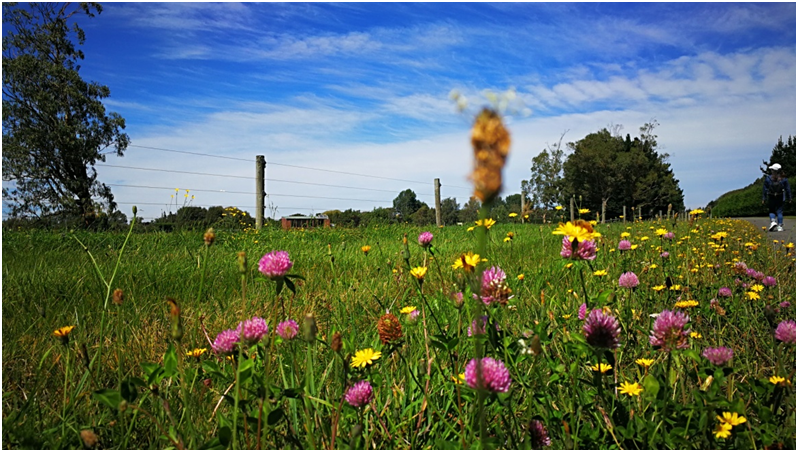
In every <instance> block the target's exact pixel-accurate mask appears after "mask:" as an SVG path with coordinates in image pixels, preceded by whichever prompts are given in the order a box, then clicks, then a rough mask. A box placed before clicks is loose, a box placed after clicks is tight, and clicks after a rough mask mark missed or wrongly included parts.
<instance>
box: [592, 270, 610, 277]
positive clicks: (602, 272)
mask: <svg viewBox="0 0 798 452" xmlns="http://www.w3.org/2000/svg"><path fill="white" fill-rule="evenodd" d="M593 276H607V270H596V271H594V272H593Z"/></svg>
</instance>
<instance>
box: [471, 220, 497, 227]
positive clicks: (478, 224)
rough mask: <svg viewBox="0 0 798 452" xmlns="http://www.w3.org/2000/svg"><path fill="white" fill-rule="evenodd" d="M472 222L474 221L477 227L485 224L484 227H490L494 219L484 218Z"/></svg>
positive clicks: (494, 222) (494, 221)
mask: <svg viewBox="0 0 798 452" xmlns="http://www.w3.org/2000/svg"><path fill="white" fill-rule="evenodd" d="M474 223H476V225H477V227H479V226H485V228H486V229H490V227H491V226H493V225H494V224H496V220H494V219H493V218H486V219H484V220H477V221H475V222H474Z"/></svg>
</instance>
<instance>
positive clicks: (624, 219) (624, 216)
mask: <svg viewBox="0 0 798 452" xmlns="http://www.w3.org/2000/svg"><path fill="white" fill-rule="evenodd" d="M623 224H626V206H623Z"/></svg>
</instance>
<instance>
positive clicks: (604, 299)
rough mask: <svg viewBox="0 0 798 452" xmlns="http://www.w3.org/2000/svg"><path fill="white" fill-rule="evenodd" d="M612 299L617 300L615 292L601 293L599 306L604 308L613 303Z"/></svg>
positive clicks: (606, 291) (605, 291)
mask: <svg viewBox="0 0 798 452" xmlns="http://www.w3.org/2000/svg"><path fill="white" fill-rule="evenodd" d="M612 298H615V297H614V296H613V291H611V290H602V291H601V293H599V295H598V304H599V305H601V306H604V305H606V304H608V303H609V302H610V301H612Z"/></svg>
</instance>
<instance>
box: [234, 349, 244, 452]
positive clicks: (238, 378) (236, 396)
mask: <svg viewBox="0 0 798 452" xmlns="http://www.w3.org/2000/svg"><path fill="white" fill-rule="evenodd" d="M242 354H243V351H242V349H241V345H239V346H238V360H236V387H235V390H234V391H235V394H233V400H234V402H233V442H232V444H233V449H238V399H239V398H240V396H241V392H240V389H241V356H242Z"/></svg>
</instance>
